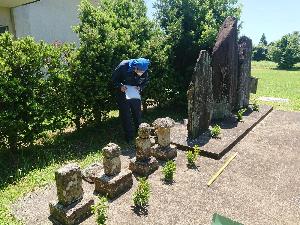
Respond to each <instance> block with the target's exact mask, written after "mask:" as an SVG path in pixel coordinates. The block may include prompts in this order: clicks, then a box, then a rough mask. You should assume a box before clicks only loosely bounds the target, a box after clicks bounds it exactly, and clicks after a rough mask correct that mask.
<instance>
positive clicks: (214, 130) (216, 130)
mask: <svg viewBox="0 0 300 225" xmlns="http://www.w3.org/2000/svg"><path fill="white" fill-rule="evenodd" d="M221 130H222V129H221V127H220V126H219V125H218V124H216V125H214V126H212V128H211V129H210V135H211V136H212V137H213V138H217V137H218V136H219V135H220V134H221Z"/></svg>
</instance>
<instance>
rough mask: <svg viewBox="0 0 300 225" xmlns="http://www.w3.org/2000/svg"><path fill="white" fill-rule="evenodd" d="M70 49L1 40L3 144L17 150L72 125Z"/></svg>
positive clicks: (0, 127) (28, 40) (25, 40)
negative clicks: (49, 132)
mask: <svg viewBox="0 0 300 225" xmlns="http://www.w3.org/2000/svg"><path fill="white" fill-rule="evenodd" d="M70 51H71V48H70V46H65V45H61V46H56V45H49V44H46V43H43V42H40V43H36V42H35V41H34V40H33V39H32V38H30V37H27V38H23V39H17V40H14V38H13V36H12V35H10V34H8V33H5V34H3V35H1V36H0V96H1V97H0V121H1V123H0V144H1V146H2V147H5V148H10V149H12V150H16V149H17V148H19V147H20V146H21V145H28V144H31V143H33V141H34V140H36V139H37V138H39V137H40V136H41V135H42V134H43V132H45V131H49V130H56V129H61V128H64V127H65V126H66V124H68V123H69V122H70V120H69V116H70V114H69V111H68V106H67V104H66V102H68V94H67V89H68V81H69V76H68V63H67V60H66V58H67V57H68V54H69V52H70Z"/></svg>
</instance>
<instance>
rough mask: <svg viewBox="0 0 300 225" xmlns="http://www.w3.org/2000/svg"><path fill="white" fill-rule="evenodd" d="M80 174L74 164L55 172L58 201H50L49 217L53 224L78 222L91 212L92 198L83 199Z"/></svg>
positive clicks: (78, 168)
mask: <svg viewBox="0 0 300 225" xmlns="http://www.w3.org/2000/svg"><path fill="white" fill-rule="evenodd" d="M81 176H82V174H81V171H80V167H79V166H78V165H76V164H68V165H66V166H64V167H62V168H60V169H59V170H57V171H56V172H55V180H56V188H57V197H58V202H51V203H50V204H49V207H50V218H51V219H52V220H53V222H54V223H55V224H68V225H69V224H78V223H79V222H80V221H83V220H84V219H85V218H87V217H88V216H90V215H91V214H92V211H91V206H92V205H93V204H94V200H93V199H85V198H84V193H83V188H82V177H81Z"/></svg>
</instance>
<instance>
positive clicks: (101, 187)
mask: <svg viewBox="0 0 300 225" xmlns="http://www.w3.org/2000/svg"><path fill="white" fill-rule="evenodd" d="M102 152H103V157H104V158H103V167H104V172H102V173H100V174H99V177H96V178H95V192H96V193H100V194H103V195H107V196H108V197H109V198H116V197H118V196H120V195H121V194H123V193H124V192H126V191H128V190H129V189H130V188H131V187H132V184H133V179H132V173H131V171H129V170H125V171H121V160H120V154H121V148H120V147H119V146H118V145H117V144H114V143H109V144H108V145H107V146H106V147H104V148H103V150H102Z"/></svg>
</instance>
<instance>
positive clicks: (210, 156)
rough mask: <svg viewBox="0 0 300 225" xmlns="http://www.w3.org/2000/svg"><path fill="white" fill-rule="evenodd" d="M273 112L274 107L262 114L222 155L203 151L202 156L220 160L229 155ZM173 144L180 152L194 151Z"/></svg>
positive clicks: (184, 146) (185, 146) (224, 149)
mask: <svg viewBox="0 0 300 225" xmlns="http://www.w3.org/2000/svg"><path fill="white" fill-rule="evenodd" d="M272 111H273V107H270V109H269V110H267V111H266V112H265V113H264V114H262V115H261V116H260V117H259V119H258V120H256V121H255V122H254V123H252V125H251V126H249V127H248V128H247V129H245V130H244V132H243V133H241V134H240V135H239V136H238V137H237V138H235V139H234V140H233V141H232V142H231V143H229V144H226V145H224V148H223V150H222V151H221V152H220V153H215V152H210V151H207V150H201V153H200V154H201V155H202V156H205V157H208V158H212V159H216V160H219V159H221V158H222V157H223V156H224V155H225V154H226V153H228V152H229V151H230V150H231V149H232V148H233V147H234V146H235V145H236V144H237V143H239V142H240V141H241V140H242V139H243V138H244V137H245V136H246V135H247V134H248V133H249V132H250V131H251V130H252V129H253V128H254V127H255V126H256V125H257V124H259V123H260V122H261V121H262V120H263V119H264V118H266V116H267V115H269V114H270V113H271V112H272ZM172 144H174V145H176V146H177V148H178V149H179V150H183V151H189V150H193V147H190V146H187V145H181V144H178V143H174V142H172Z"/></svg>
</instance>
